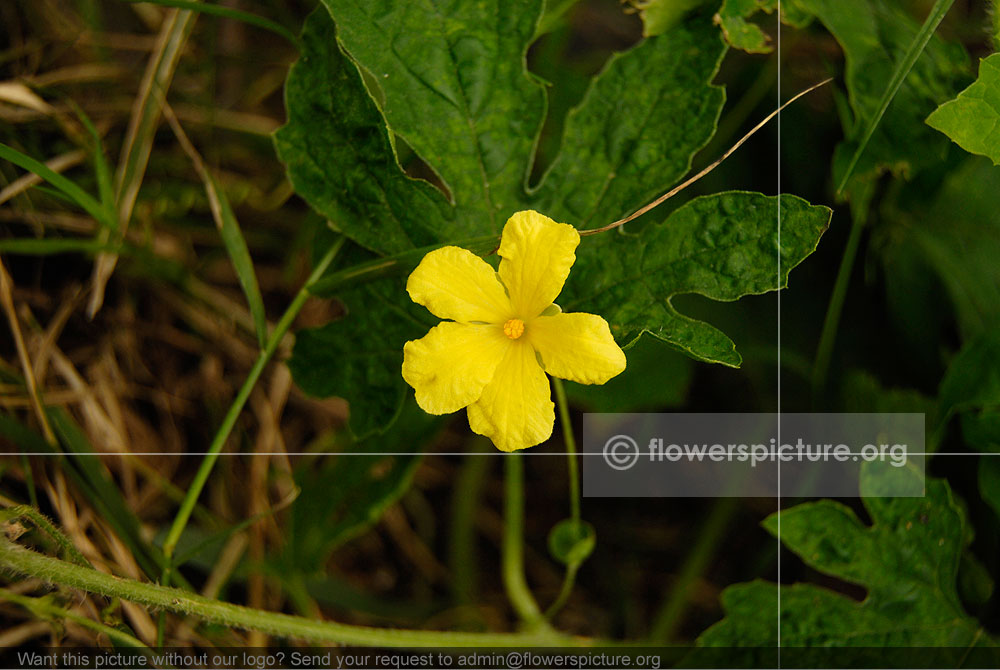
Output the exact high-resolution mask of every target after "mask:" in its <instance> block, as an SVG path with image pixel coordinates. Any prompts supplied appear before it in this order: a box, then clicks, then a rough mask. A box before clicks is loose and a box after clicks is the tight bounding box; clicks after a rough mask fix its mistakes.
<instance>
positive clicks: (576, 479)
mask: <svg viewBox="0 0 1000 670" xmlns="http://www.w3.org/2000/svg"><path fill="white" fill-rule="evenodd" d="M552 384H553V386H554V387H555V390H556V405H557V406H558V407H559V423H560V424H562V431H563V440H564V441H565V443H566V466H567V470H568V476H569V509H570V518H572V520H573V523H574V524H576V525H579V523H580V476H579V472H578V470H577V463H576V438H575V437H574V436H573V424H572V423H570V419H569V402H567V400H566V389H565V388H564V387H563V383H562V380H561V379H558V378H556V377H553V378H552ZM579 569H580V564H579V563H567V564H566V572H565V573H564V574H563V582H562V587H561V588H560V589H559V595H558V596H556V599H555V601H553V603H552V604H551V605H549V607H548V609H546V610H545V618H546V619H549V620H551V619H552V617H554V616H555V615H556V614H558V613H559V610H561V609H562V608H563V606H564V605H565V604H566V602H567V601H568V600H569V597H570V595H571V594H572V593H573V586H574V585H575V584H576V573H577V571H578V570H579Z"/></svg>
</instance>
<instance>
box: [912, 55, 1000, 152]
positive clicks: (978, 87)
mask: <svg viewBox="0 0 1000 670" xmlns="http://www.w3.org/2000/svg"><path fill="white" fill-rule="evenodd" d="M927 125H929V126H930V127H931V128H934V129H936V130H940V131H941V132H942V133H944V134H945V135H947V136H948V137H950V138H951V139H952V141H954V142H955V143H956V144H957V145H958V146H960V147H962V148H963V149H965V150H966V151H968V152H969V153H974V154H979V155H981V156H986V157H988V158H989V159H990V160H991V161H993V164H994V165H1000V54H993V55H992V56H989V57H988V58H985V59H983V60H982V61H980V63H979V78H978V79H977V80H976V81H975V82H974V83H973V84H972V85H971V86H969V88H967V89H965V90H964V91H962V92H961V93H959V94H958V97H957V98H955V99H954V100H949V101H948V102H946V103H944V104H943V105H941V106H940V107H938V108H937V109H935V110H934V111H933V112H932V113H931V115H930V116H928V117H927Z"/></svg>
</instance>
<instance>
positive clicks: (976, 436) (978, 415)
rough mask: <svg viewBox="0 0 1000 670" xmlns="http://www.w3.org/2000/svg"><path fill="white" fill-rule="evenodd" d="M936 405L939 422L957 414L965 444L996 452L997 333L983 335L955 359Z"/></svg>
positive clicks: (999, 408) (999, 427) (999, 414)
mask: <svg viewBox="0 0 1000 670" xmlns="http://www.w3.org/2000/svg"><path fill="white" fill-rule="evenodd" d="M939 403H940V408H941V409H940V416H941V417H942V419H947V418H948V417H950V416H953V415H954V414H960V416H961V422H962V434H963V435H964V437H965V442H966V444H968V445H969V446H970V447H973V448H974V449H978V450H979V451H989V452H1000V332H997V331H996V330H994V331H989V332H986V333H983V334H982V335H981V336H979V337H978V338H976V339H974V340H972V341H971V342H969V343H968V344H967V345H965V346H964V347H963V348H962V350H961V351H960V352H959V353H958V355H957V356H955V359H954V360H953V361H952V362H951V365H950V366H949V367H948V372H947V374H946V375H945V377H944V380H942V382H941V392H940V396H939Z"/></svg>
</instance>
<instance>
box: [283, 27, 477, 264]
mask: <svg viewBox="0 0 1000 670" xmlns="http://www.w3.org/2000/svg"><path fill="white" fill-rule="evenodd" d="M302 39H303V42H304V44H305V52H304V53H303V55H302V58H301V59H300V60H299V61H298V62H297V63H296V64H295V65H294V66H292V69H291V72H290V73H289V75H288V81H287V83H286V85H285V107H286V108H287V110H288V123H287V124H286V125H285V126H283V127H281V128H280V129H278V131H277V132H276V133H275V135H274V142H275V146H276V147H277V150H278V155H279V157H280V158H281V159H282V160H283V161H284V162H285V164H286V166H287V170H288V177H289V179H290V180H291V182H292V185H293V186H294V187H295V190H296V192H297V193H298V194H299V195H301V196H302V197H303V198H305V199H306V201H308V202H309V204H310V205H311V206H312V207H313V208H314V209H315V210H316V211H318V212H319V213H320V214H322V215H323V216H325V217H327V218H328V219H329V220H330V221H331V222H333V224H334V226H335V227H336V228H337V229H338V230H340V231H342V232H343V233H344V234H345V235H347V236H348V237H350V238H351V239H353V240H354V241H356V242H358V243H359V244H361V245H363V246H365V247H367V248H369V249H372V250H373V251H378V252H382V253H396V252H400V251H405V250H406V249H410V248H412V247H415V246H416V247H419V246H423V245H427V244H431V243H433V242H436V241H437V240H438V239H439V238H440V239H449V238H453V237H456V236H458V234H459V233H458V231H457V230H455V229H453V228H451V227H450V222H451V221H452V219H453V217H454V214H453V213H451V211H450V210H451V208H450V207H449V206H448V204H447V202H446V201H445V198H444V197H443V196H442V194H441V192H440V191H438V190H437V189H435V188H434V187H433V186H431V185H430V184H428V183H426V182H423V181H419V180H415V179H411V178H409V177H407V176H406V175H405V174H404V173H403V171H402V169H401V168H400V167H399V163H398V162H397V161H396V154H395V150H394V149H393V147H392V144H391V138H390V135H389V132H388V131H387V130H386V128H385V122H384V120H383V118H382V115H381V113H380V112H379V110H378V107H377V106H376V105H375V101H374V100H372V98H371V96H370V95H369V94H368V91H367V90H366V89H365V87H364V84H363V83H362V81H361V77H360V75H359V74H358V70H357V68H356V67H355V66H354V64H353V63H351V62H350V60H349V59H348V58H347V57H346V56H344V54H343V53H342V52H341V50H340V48H339V47H338V44H337V40H336V39H335V37H334V25H333V21H332V20H331V19H330V16H329V14H328V13H327V12H326V11H325V10H324V9H322V8H320V9H318V10H316V11H314V12H313V13H312V14H311V15H310V16H309V18H308V19H307V20H306V24H305V28H304V29H303V32H302Z"/></svg>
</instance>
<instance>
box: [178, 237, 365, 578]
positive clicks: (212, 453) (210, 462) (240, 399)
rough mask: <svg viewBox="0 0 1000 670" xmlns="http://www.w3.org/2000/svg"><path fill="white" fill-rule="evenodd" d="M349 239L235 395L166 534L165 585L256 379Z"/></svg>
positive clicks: (299, 297) (323, 263) (315, 274)
mask: <svg viewBox="0 0 1000 670" xmlns="http://www.w3.org/2000/svg"><path fill="white" fill-rule="evenodd" d="M345 240H346V238H344V237H341V238H339V239H338V240H337V241H336V242H334V243H333V244H332V245H330V248H329V249H328V250H327V252H326V254H324V255H323V258H322V259H321V260H320V261H319V263H317V264H316V267H315V268H313V271H312V274H310V275H309V278H308V279H307V280H306V282H305V284H303V285H302V288H300V289H299V292H298V294H296V296H295V299H294V300H292V303H291V304H290V305H289V306H288V309H286V310H285V313H284V314H282V315H281V319H280V320H279V321H278V323H277V325H275V327H274V330H273V331H272V332H271V335H270V337H269V338H268V340H267V344H266V346H265V347H264V350H263V351H261V353H260V356H258V358H257V362H256V363H254V366H253V368H252V369H251V370H250V374H249V375H247V378H246V380H245V381H244V382H243V386H242V387H241V388H240V390H239V393H237V394H236V398H235V399H234V400H233V403H232V404H231V405H230V406H229V411H228V412H226V416H225V418H224V419H223V420H222V425H221V426H219V430H218V431H217V432H216V433H215V438H214V439H213V440H212V444H211V445H210V446H209V448H208V453H207V454H206V455H205V457H204V458H203V459H202V461H201V466H200V467H199V468H198V472H197V473H195V476H194V480H193V481H192V482H191V485H190V486H189V487H188V490H187V493H186V494H185V495H184V500H182V501H181V506H180V508H179V509H178V510H177V516H176V517H174V522H173V524H172V525H171V526H170V530H169V531H168V532H167V537H166V539H165V540H164V542H163V555H164V556H165V557H166V558H167V564H166V566H165V567H164V571H163V579H162V581H163V583H164V584H169V583H170V569H171V561H170V558H171V557H172V556H173V553H174V549H176V548H177V542H178V540H180V537H181V534H182V533H183V532H184V528H185V527H186V526H187V522H188V520H189V519H190V518H191V512H192V511H193V510H194V506H195V504H196V503H197V502H198V497H199V496H200V495H201V491H202V489H203V488H204V487H205V483H206V482H207V481H208V476H209V475H210V474H211V472H212V467H213V466H214V465H215V461H216V460H218V457H219V452H220V451H222V447H223V446H225V444H226V440H227V439H229V435H230V433H232V432H233V428H234V427H235V426H236V420H237V419H238V418H239V416H240V413H241V412H242V411H243V406H244V405H246V402H247V400H248V399H249V398H250V393H251V392H252V391H253V388H254V386H256V384H257V380H258V379H260V376H261V374H262V373H263V372H264V368H265V367H267V364H268V363H269V362H270V360H271V358H272V357H273V356H274V353H275V352H276V351H277V350H278V345H279V344H280V343H281V340H282V339H283V338H284V336H285V333H287V332H288V329H289V328H291V326H292V322H293V321H295V317H297V316H298V315H299V312H300V311H301V310H302V306H303V305H305V302H306V300H307V299H308V298H309V295H310V292H309V289H310V288H312V286H313V285H314V284H315V283H316V282H317V281H319V279H320V277H322V276H323V273H324V272H326V269H327V268H328V267H330V263H332V262H333V259H334V257H336V255H337V252H339V251H340V248H341V247H342V246H343V245H344V242H345Z"/></svg>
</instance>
